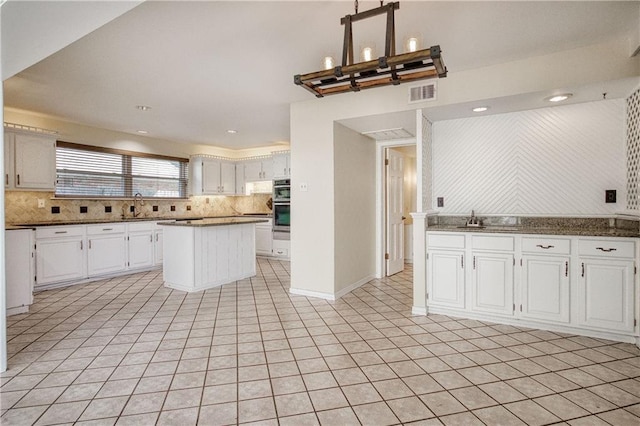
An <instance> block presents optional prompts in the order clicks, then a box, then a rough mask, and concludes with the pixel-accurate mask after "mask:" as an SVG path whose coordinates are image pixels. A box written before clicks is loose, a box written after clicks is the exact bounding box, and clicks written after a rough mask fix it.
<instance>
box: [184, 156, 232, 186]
mask: <svg viewBox="0 0 640 426" xmlns="http://www.w3.org/2000/svg"><path fill="white" fill-rule="evenodd" d="M189 170H190V174H191V192H192V193H193V194H194V195H235V193H236V165H235V163H233V162H231V161H226V160H220V159H217V158H203V157H194V158H192V159H191V162H190V163H189Z"/></svg>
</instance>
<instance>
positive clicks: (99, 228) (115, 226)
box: [87, 223, 125, 235]
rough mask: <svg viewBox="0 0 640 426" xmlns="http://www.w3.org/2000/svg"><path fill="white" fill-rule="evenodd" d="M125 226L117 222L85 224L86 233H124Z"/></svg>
mask: <svg viewBox="0 0 640 426" xmlns="http://www.w3.org/2000/svg"><path fill="white" fill-rule="evenodd" d="M124 231H125V226H124V225H123V224H119V223H103V224H100V225H89V226H87V235H108V234H124Z"/></svg>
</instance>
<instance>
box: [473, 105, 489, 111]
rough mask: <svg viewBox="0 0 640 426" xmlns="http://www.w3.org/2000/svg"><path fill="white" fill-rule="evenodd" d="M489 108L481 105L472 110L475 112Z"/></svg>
mask: <svg viewBox="0 0 640 426" xmlns="http://www.w3.org/2000/svg"><path fill="white" fill-rule="evenodd" d="M488 109H489V107H486V106H481V107H475V108H474V109H472V110H471V111H473V112H484V111H486V110H488Z"/></svg>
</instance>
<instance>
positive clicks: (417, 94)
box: [409, 81, 436, 104]
mask: <svg viewBox="0 0 640 426" xmlns="http://www.w3.org/2000/svg"><path fill="white" fill-rule="evenodd" d="M435 99H436V82H435V81H432V82H430V83H429V84H424V85H422V86H413V87H409V103H410V104H412V103H415V102H422V101H434V100H435Z"/></svg>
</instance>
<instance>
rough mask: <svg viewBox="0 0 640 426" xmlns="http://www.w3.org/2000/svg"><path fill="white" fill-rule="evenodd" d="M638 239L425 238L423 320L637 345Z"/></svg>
mask: <svg viewBox="0 0 640 426" xmlns="http://www.w3.org/2000/svg"><path fill="white" fill-rule="evenodd" d="M638 252H639V249H638V239H635V238H602V237H585V236H551V235H544V236H543V235H540V236H539V235H528V234H498V233H493V234H490V233H483V232H441V231H428V232H427V275H426V277H427V283H426V290H427V291H426V293H427V308H428V311H429V312H432V313H439V314H445V315H453V316H462V317H465V316H466V317H469V318H474V319H478V320H488V321H496V322H504V323H507V324H514V325H519V326H524V327H536V328H548V329H550V330H557V331H564V332H568V333H577V334H586V335H590V336H595V337H602V338H610V339H616V340H621V341H630V339H631V340H634V341H636V343H637V342H640V330H639V328H638V324H637V323H638V321H637V319H638V315H639V312H638V310H640V294H639V288H640V285H639V282H638V275H637V264H636V262H637V258H638Z"/></svg>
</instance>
